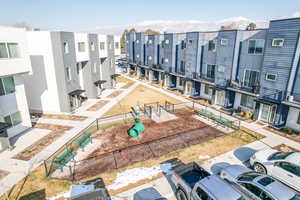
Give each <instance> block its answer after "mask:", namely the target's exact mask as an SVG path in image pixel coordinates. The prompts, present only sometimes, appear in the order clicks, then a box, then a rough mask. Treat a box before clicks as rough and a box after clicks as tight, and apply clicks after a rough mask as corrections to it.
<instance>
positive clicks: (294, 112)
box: [286, 107, 300, 131]
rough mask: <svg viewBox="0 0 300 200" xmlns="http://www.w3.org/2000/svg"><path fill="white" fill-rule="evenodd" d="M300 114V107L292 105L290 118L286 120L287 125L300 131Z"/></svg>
mask: <svg viewBox="0 0 300 200" xmlns="http://www.w3.org/2000/svg"><path fill="white" fill-rule="evenodd" d="M299 115H300V109H297V108H294V107H290V109H289V113H288V118H287V120H286V126H287V127H289V128H292V129H294V130H297V131H300V123H298V119H299Z"/></svg>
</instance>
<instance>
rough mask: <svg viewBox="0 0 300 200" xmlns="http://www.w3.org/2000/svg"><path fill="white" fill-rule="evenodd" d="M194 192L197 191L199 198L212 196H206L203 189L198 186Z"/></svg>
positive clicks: (208, 198) (204, 198) (204, 199)
mask: <svg viewBox="0 0 300 200" xmlns="http://www.w3.org/2000/svg"><path fill="white" fill-rule="evenodd" d="M196 192H197V195H198V196H199V198H200V199H201V200H212V198H210V197H209V196H208V194H207V193H206V192H205V191H203V190H202V189H201V188H200V187H198V188H197V189H196Z"/></svg>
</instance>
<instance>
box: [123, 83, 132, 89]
mask: <svg viewBox="0 0 300 200" xmlns="http://www.w3.org/2000/svg"><path fill="white" fill-rule="evenodd" d="M133 84H134V82H129V83H126V85H124V86H123V87H122V89H128V88H130V87H131V86H132V85H133Z"/></svg>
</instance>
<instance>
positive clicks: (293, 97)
mask: <svg viewBox="0 0 300 200" xmlns="http://www.w3.org/2000/svg"><path fill="white" fill-rule="evenodd" d="M284 97H285V101H288V102H292V103H297V104H300V93H295V92H288V91H286V92H284Z"/></svg>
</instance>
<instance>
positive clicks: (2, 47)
mask: <svg viewBox="0 0 300 200" xmlns="http://www.w3.org/2000/svg"><path fill="white" fill-rule="evenodd" d="M19 57H20V55H19V45H18V43H0V58H19Z"/></svg>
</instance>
